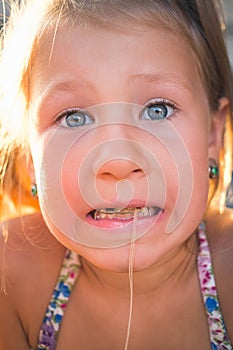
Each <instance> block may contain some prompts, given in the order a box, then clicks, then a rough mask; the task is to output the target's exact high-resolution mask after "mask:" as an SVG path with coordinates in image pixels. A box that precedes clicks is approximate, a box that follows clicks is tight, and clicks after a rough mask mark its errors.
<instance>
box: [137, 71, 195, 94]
mask: <svg viewBox="0 0 233 350" xmlns="http://www.w3.org/2000/svg"><path fill="white" fill-rule="evenodd" d="M132 78H134V79H142V78H143V79H145V80H147V81H148V82H149V83H155V82H159V83H169V84H172V85H176V86H179V87H181V88H183V89H185V90H188V91H189V92H190V91H191V85H190V84H189V83H188V82H187V80H185V79H182V78H181V77H180V76H179V75H176V74H173V73H166V74H160V73H146V72H145V73H139V74H135V75H133V76H132Z"/></svg>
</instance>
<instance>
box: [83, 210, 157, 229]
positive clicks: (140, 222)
mask: <svg viewBox="0 0 233 350" xmlns="http://www.w3.org/2000/svg"><path fill="white" fill-rule="evenodd" d="M162 214H163V210H161V211H160V212H159V213H158V214H156V215H153V216H145V217H137V219H136V220H135V221H136V225H137V226H142V227H143V226H145V225H146V226H150V225H154V224H155V223H156V222H157V221H158V220H159V219H160V218H161V215H162ZM86 222H87V223H88V224H90V225H91V226H94V227H96V228H103V229H108V228H109V229H112V228H119V229H120V228H123V227H125V226H127V225H129V224H131V225H132V224H133V222H134V219H133V218H132V219H129V220H121V219H111V220H110V219H99V220H95V219H94V218H93V217H92V216H91V215H90V214H89V215H87V217H86Z"/></svg>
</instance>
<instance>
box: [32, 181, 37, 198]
mask: <svg viewBox="0 0 233 350" xmlns="http://www.w3.org/2000/svg"><path fill="white" fill-rule="evenodd" d="M31 195H32V197H34V198H36V197H37V185H36V183H34V184H32V187H31Z"/></svg>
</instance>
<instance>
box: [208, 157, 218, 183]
mask: <svg viewBox="0 0 233 350" xmlns="http://www.w3.org/2000/svg"><path fill="white" fill-rule="evenodd" d="M218 176H219V167H218V163H217V162H216V160H215V159H214V158H210V159H209V178H210V179H211V180H215V179H217V178H218Z"/></svg>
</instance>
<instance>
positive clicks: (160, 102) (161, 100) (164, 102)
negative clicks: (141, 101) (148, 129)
mask: <svg viewBox="0 0 233 350" xmlns="http://www.w3.org/2000/svg"><path fill="white" fill-rule="evenodd" d="M153 106H154V107H158V106H161V107H165V108H166V109H169V108H170V109H172V111H170V113H169V110H168V111H167V114H170V115H169V116H167V114H166V115H165V116H164V117H163V118H161V117H160V115H159V114H158V111H157V112H156V113H154V118H153V117H152V116H149V115H148V111H149V108H151V107H153ZM177 110H178V107H177V105H176V104H175V103H174V102H172V101H170V100H167V99H164V98H158V99H152V100H150V101H149V102H147V103H146V104H145V105H144V108H143V110H142V111H141V113H140V116H141V118H142V117H143V116H144V119H146V120H152V121H153V120H162V119H168V118H170V117H172V116H173V115H174V113H175V112H176V111H177ZM145 112H147V116H145V115H144V113H145ZM155 117H156V118H155Z"/></svg>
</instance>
